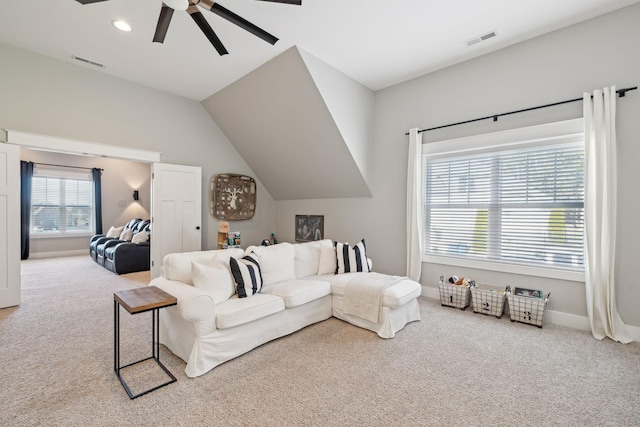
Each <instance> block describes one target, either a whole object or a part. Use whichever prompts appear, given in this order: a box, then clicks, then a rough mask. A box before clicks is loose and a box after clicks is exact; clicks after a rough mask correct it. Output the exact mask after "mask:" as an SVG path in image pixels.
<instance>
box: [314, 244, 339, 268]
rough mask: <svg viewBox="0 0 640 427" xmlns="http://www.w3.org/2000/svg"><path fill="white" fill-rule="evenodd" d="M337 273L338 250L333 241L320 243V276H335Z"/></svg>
mask: <svg viewBox="0 0 640 427" xmlns="http://www.w3.org/2000/svg"><path fill="white" fill-rule="evenodd" d="M335 273H336V248H335V246H333V241H332V240H331V239H324V240H321V241H320V265H318V274H335Z"/></svg>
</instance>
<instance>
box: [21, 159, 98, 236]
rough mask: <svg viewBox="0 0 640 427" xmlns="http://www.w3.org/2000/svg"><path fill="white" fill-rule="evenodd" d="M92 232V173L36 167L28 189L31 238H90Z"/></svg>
mask: <svg viewBox="0 0 640 427" xmlns="http://www.w3.org/2000/svg"><path fill="white" fill-rule="evenodd" d="M92 232H93V181H92V178H91V173H90V172H88V171H83V170H76V169H66V168H57V167H56V168H54V167H50V166H46V167H44V166H43V167H40V166H36V168H35V170H34V174H33V181H32V187H31V235H32V236H33V237H38V236H40V237H43V236H60V235H90V234H92Z"/></svg>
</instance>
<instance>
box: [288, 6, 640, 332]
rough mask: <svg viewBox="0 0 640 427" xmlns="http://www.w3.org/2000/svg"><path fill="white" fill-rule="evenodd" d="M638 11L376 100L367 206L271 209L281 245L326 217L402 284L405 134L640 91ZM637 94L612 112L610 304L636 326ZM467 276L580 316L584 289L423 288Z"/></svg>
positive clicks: (531, 120) (536, 119)
mask: <svg viewBox="0 0 640 427" xmlns="http://www.w3.org/2000/svg"><path fill="white" fill-rule="evenodd" d="M639 22H640V5H634V6H631V7H628V8H624V9H621V10H618V11H615V12H613V13H610V14H607V15H604V16H601V17H599V18H595V19H593V20H590V21H586V22H583V23H580V24H577V25H575V26H572V27H569V28H566V29H563V30H559V31H556V32H553V33H550V34H548V35H545V36H541V37H538V38H536V39H532V40H530V41H527V42H523V43H520V44H517V45H514V46H511V47H508V48H505V49H503V50H500V51H498V52H495V53H493V54H489V55H485V56H483V57H480V58H477V59H474V60H470V61H467V62H464V63H461V64H458V65H455V66H452V67H449V68H447V69H444V70H441V71H438V72H434V73H431V74H428V75H425V76H423V77H420V78H416V79H414V80H411V81H408V82H405V83H402V84H398V85H396V86H393V87H390V88H387V89H384V90H381V91H378V92H376V97H375V113H374V123H375V125H374V133H373V135H374V137H373V140H372V141H371V146H370V150H371V153H372V158H371V161H372V164H371V166H372V169H371V170H372V171H373V173H371V174H370V175H369V178H370V179H369V185H370V188H371V191H372V193H373V198H372V199H332V200H310V201H302V200H301V201H287V202H278V203H277V230H278V233H279V235H280V238H281V240H284V239H286V240H293V221H294V216H295V215H296V214H324V215H325V236H327V237H330V238H333V239H336V240H349V242H354V243H355V241H356V240H358V239H360V238H362V237H365V238H366V240H367V251H368V254H370V255H371V256H372V258H373V261H374V268H375V269H376V270H377V271H382V272H388V273H394V274H405V265H406V261H405V260H406V248H405V237H404V236H405V205H406V195H405V189H406V170H407V168H406V157H407V143H408V137H407V136H405V132H407V131H408V129H409V128H411V127H414V126H418V127H421V128H426V127H432V126H438V125H444V124H448V123H452V122H458V121H462V120H468V119H473V118H476V117H482V116H487V115H490V114H496V113H502V112H507V111H511V110H515V109H521V108H527V107H531V106H536V105H541V104H546V103H551V102H555V101H561V100H565V99H572V98H577V97H581V96H582V93H583V92H585V91H592V90H594V89H598V88H603V87H605V86H609V85H617V86H618V87H629V86H637V85H638V84H639V83H640V55H638V54H637V46H636V45H637V42H638V40H640V25H638V23H639ZM581 115H582V106H581V104H580V103H575V104H568V105H566V106H563V107H554V108H548V109H545V110H539V111H536V112H531V113H525V114H520V115H514V116H509V117H505V118H503V119H501V120H500V121H499V122H498V123H493V122H492V121H486V122H479V123H475V124H471V125H465V126H459V127H454V128H448V129H446V130H441V131H437V132H431V133H426V134H425V135H424V141H425V142H429V141H437V140H443V139H450V138H455V137H460V136H465V135H473V134H476V133H485V132H493V131H497V130H502V129H507V128H515V127H520V126H527V125H533V124H538V123H545V122H551V121H558V120H565V119H569V118H576V117H580V116H581ZM638 117H640V91H634V92H629V93H628V94H627V96H626V97H625V98H623V99H620V100H619V102H618V143H619V160H618V161H619V164H618V165H619V215H618V230H619V231H618V236H617V253H618V257H617V262H616V280H617V301H618V309H619V311H620V314H621V316H622V318H623V320H624V321H625V322H626V323H628V324H631V325H635V326H640V310H638V309H637V305H638V304H639V303H640V286H637V283H636V282H637V280H638V277H640V263H638V261H637V260H638V259H640V245H638V243H637V242H638V241H640V227H638V226H637V225H636V224H635V223H636V217H637V212H638V211H639V209H640V198H638V197H636V193H637V191H636V188H635V187H636V186H637V183H638V182H639V181H640V172H639V170H640V168H638V164H640V144H639V143H638V135H640V121H639V120H638ZM454 273H455V274H457V275H463V276H470V277H472V278H475V279H477V280H479V281H480V282H484V283H491V284H495V285H506V284H512V285H516V284H517V285H522V286H524V287H533V288H538V289H543V290H545V291H551V292H552V297H551V300H550V309H551V310H554V311H559V312H563V313H568V314H574V315H578V316H586V309H585V293H584V284H582V283H576V282H565V281H558V280H549V279H538V278H534V277H529V276H520V275H512V274H500V273H494V272H489V271H481V270H471V269H460V268H451V267H446V266H441V265H427V264H424V265H423V278H422V283H423V285H425V286H434V283H435V282H436V281H437V278H438V277H439V276H440V275H441V274H442V275H445V276H446V275H450V274H454Z"/></svg>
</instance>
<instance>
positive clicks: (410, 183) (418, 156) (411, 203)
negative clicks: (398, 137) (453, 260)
mask: <svg viewBox="0 0 640 427" xmlns="http://www.w3.org/2000/svg"><path fill="white" fill-rule="evenodd" d="M421 160H422V134H421V133H420V132H418V128H412V129H411V130H409V163H408V167H407V277H409V278H410V279H411V280H415V281H416V282H419V281H420V273H421V271H422V194H421V188H422V186H421V185H420V180H421V178H422V162H421Z"/></svg>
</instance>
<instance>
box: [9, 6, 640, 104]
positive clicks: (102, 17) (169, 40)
mask: <svg viewBox="0 0 640 427" xmlns="http://www.w3.org/2000/svg"><path fill="white" fill-rule="evenodd" d="M637 1H638V0H562V1H557V0H519V1H512V0H483V1H477V0H448V1H427V0H402V1H392V0H348V1H347V0H302V5H301V6H296V5H290V4H279V3H274V2H272V0H271V1H259V0H221V1H220V2H219V3H220V4H222V5H223V6H224V7H226V8H228V9H229V10H231V11H233V12H235V13H236V14H238V15H239V16H241V17H243V18H245V19H247V20H249V21H250V22H252V23H254V24H255V25H257V26H259V27H260V28H262V29H264V30H265V31H267V32H269V33H271V34H273V35H274V36H276V37H277V38H279V41H278V42H276V44H275V45H271V44H269V43H267V42H265V41H263V40H261V39H259V38H258V37H255V36H254V35H252V34H250V33H249V32H247V31H245V30H243V29H241V28H239V27H238V26H236V25H234V24H232V23H231V22H229V21H228V20H226V19H223V18H222V17H220V16H219V15H216V14H214V13H211V12H209V11H206V10H205V9H202V8H201V9H200V10H202V14H203V17H204V19H205V20H206V21H207V22H208V24H209V25H210V26H211V28H212V29H213V30H214V31H215V32H216V34H217V35H218V37H219V38H220V40H221V42H222V43H223V44H224V45H225V47H226V48H227V50H228V51H229V54H228V55H224V56H220V55H218V53H217V52H216V50H215V49H214V48H213V46H212V45H211V43H210V42H209V41H208V40H207V38H206V37H205V36H204V35H203V34H202V32H201V31H200V29H199V28H198V26H197V25H196V24H195V23H194V21H193V20H192V19H191V17H190V15H189V14H188V13H187V12H185V11H181V12H180V11H177V12H175V13H174V14H173V19H172V20H171V24H170V26H169V28H168V31H167V34H166V37H165V40H164V43H162V44H160V43H153V42H152V39H153V36H154V32H155V29H156V24H157V23H158V16H159V14H160V10H161V8H162V4H163V3H162V0H107V1H100V2H97V3H92V4H86V5H82V4H80V2H78V1H76V0H55V1H53V0H29V1H26V0H1V1H0V41H1V42H4V43H8V44H12V45H15V46H18V47H22V48H25V49H27V50H31V51H34V52H37V53H41V54H43V55H45V56H50V57H53V58H56V59H60V60H63V61H68V62H72V63H75V64H78V65H79V66H82V67H87V68H90V69H95V70H97V71H99V72H103V73H107V74H110V75H113V76H116V77H120V78H123V79H126V80H130V81H133V82H136V83H140V84H143V85H146V86H150V87H154V88H157V89H161V90H164V91H167V92H171V93H174V94H178V95H182V96H185V97H188V98H191V99H194V100H197V101H201V100H203V99H205V98H207V97H209V96H210V95H212V94H213V93H215V92H217V91H219V90H221V89H222V88H224V87H226V86H228V85H229V84H231V83H232V82H234V81H236V80H238V79H239V78H241V77H242V76H244V75H246V74H248V73H249V72H251V71H253V70H255V69H256V68H258V67H259V66H260V65H262V64H264V63H266V62H268V61H269V60H271V59H273V58H275V57H276V56H278V55H280V54H281V53H283V52H285V51H287V50H289V49H290V48H291V47H292V46H299V47H301V48H302V49H304V50H305V51H307V52H309V53H311V54H312V55H314V56H316V57H318V58H320V59H321V60H322V61H324V62H326V63H327V64H330V65H331V66H333V67H335V68H336V69H338V70H340V71H341V72H342V73H344V74H345V75H347V76H349V77H351V78H352V79H354V80H356V81H358V82H360V83H361V84H363V85H364V86H366V87H368V88H369V89H371V90H378V89H381V88H384V87H386V86H389V85H392V84H395V83H399V82H401V81H404V80H408V79H411V78H413V77H417V76H419V75H422V74H425V73H427V72H431V71H434V70H437V69H440V68H443V67H446V66H448V65H452V64H455V63H458V62H461V61H464V60H467V59H470V58H473V57H476V56H479V55H483V54H485V53H488V52H490V51H494V50H497V49H500V48H502V47H505V46H508V45H511V44H514V43H517V42H520V41H523V40H526V39H529V38H531V37H535V36H538V35H541V34H544V33H547V32H549V31H553V30H556V29H558V28H562V27H564V26H567V25H570V24H573V23H576V22H580V21H583V20H586V19H589V18H592V17H595V16H598V15H601V14H603V13H606V12H609V11H612V10H615V9H618V8H620V7H624V6H627V5H630V4H632V3H637ZM167 3H169V1H167ZM216 3H218V2H216ZM116 19H124V20H127V21H128V22H129V24H130V25H131V27H132V31H131V32H129V33H123V32H120V31H119V30H117V29H115V28H114V27H113V26H112V21H113V20H116ZM491 32H495V34H496V36H495V37H493V38H490V39H487V40H486V41H483V42H481V43H476V44H472V45H471V46H467V44H466V43H465V42H467V41H473V40H476V39H478V37H479V36H482V35H485V34H487V33H491ZM73 57H79V58H83V59H86V60H88V61H91V62H93V63H98V64H102V65H104V68H102V67H99V66H96V65H92V64H90V63H86V62H83V61H79V60H76V59H73Z"/></svg>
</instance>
